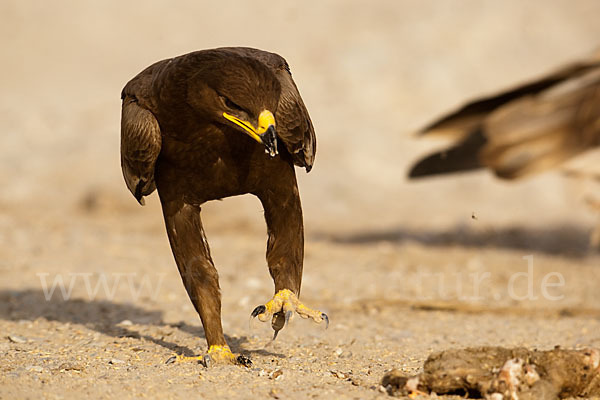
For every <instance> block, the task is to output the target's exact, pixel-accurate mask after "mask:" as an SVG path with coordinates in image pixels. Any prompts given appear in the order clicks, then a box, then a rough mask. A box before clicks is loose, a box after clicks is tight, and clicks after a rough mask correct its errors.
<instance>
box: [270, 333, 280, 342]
mask: <svg viewBox="0 0 600 400" xmlns="http://www.w3.org/2000/svg"><path fill="white" fill-rule="evenodd" d="M278 334H279V331H275V333H273V339H272V340H273V341H275V339H277V335H278Z"/></svg>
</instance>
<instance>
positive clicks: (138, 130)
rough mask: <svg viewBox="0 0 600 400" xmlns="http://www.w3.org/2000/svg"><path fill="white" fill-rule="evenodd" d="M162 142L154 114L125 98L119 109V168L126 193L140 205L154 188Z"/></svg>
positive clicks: (130, 98) (133, 100)
mask: <svg viewBox="0 0 600 400" xmlns="http://www.w3.org/2000/svg"><path fill="white" fill-rule="evenodd" d="M161 143H162V139H161V133H160V127H159V125H158V121H157V120H156V118H155V117H154V115H153V114H152V113H151V112H150V111H149V110H147V109H146V108H144V107H142V106H141V105H140V104H139V103H138V102H137V101H136V100H135V99H134V98H132V97H130V96H127V95H125V97H124V99H123V105H122V109H121V168H122V170H123V177H124V178H125V183H126V184H127V187H128V188H129V191H130V192H131V193H132V194H133V195H134V197H135V198H136V199H137V201H138V202H139V203H140V204H142V205H144V196H147V195H149V194H151V193H152V192H153V191H154V189H156V185H155V183H154V166H155V164H156V159H157V158H158V154H159V153H160V148H161Z"/></svg>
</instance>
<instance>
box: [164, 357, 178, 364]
mask: <svg viewBox="0 0 600 400" xmlns="http://www.w3.org/2000/svg"><path fill="white" fill-rule="evenodd" d="M175 361H177V356H171V357H169V359H168V360H167V361H165V364H167V365H168V364H173V363H174V362H175Z"/></svg>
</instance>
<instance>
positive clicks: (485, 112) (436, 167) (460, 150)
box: [409, 54, 600, 179]
mask: <svg viewBox="0 0 600 400" xmlns="http://www.w3.org/2000/svg"><path fill="white" fill-rule="evenodd" d="M598 110H600V54H596V55H594V57H591V58H590V59H588V60H584V61H581V62H577V63H573V64H571V65H569V66H567V67H564V68H562V69H560V70H558V71H556V72H554V73H552V74H549V75H546V76H544V77H542V78H540V79H537V80H535V81H532V82H530V83H526V84H524V85H522V86H519V87H516V88H514V89H511V90H508V91H505V92H502V93H499V94H497V95H495V96H491V97H487V98H484V99H481V100H477V101H474V102H471V103H468V104H467V105H465V106H463V107H462V108H460V109H459V110H458V111H456V112H454V113H451V114H449V115H447V116H445V117H443V118H441V119H439V120H437V121H435V122H434V123H432V124H430V125H429V126H428V127H426V128H425V129H424V130H423V133H424V134H442V135H445V136H448V137H450V138H452V139H453V140H455V141H456V142H457V144H456V145H454V146H453V147H451V148H449V149H447V150H444V151H441V152H438V153H434V154H432V155H429V156H427V157H425V158H423V159H422V160H420V161H419V162H417V163H416V164H415V165H414V166H413V167H412V169H411V171H410V173H409V176H410V177H411V178H416V177H423V176H429V175H435V174H443V173H452V172H458V171H465V170H470V169H476V168H482V167H488V168H490V169H492V170H494V172H495V173H496V174H497V175H498V176H500V177H502V178H508V179H512V178H517V177H520V176H523V175H527V174H530V173H533V172H538V171H541V170H544V169H547V168H551V167H553V166H555V165H557V164H559V163H561V162H563V161H564V160H566V159H568V158H570V157H572V156H574V155H576V154H578V153H580V152H582V151H584V150H586V149H588V148H590V147H593V146H597V145H599V144H600V127H599V126H598V124H599V123H600V121H599V118H600V112H598Z"/></svg>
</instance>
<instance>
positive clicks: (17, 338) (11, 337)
mask: <svg viewBox="0 0 600 400" xmlns="http://www.w3.org/2000/svg"><path fill="white" fill-rule="evenodd" d="M8 340H10V341H11V342H13V343H27V339H25V338H24V337H22V336H17V335H9V336H8Z"/></svg>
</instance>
